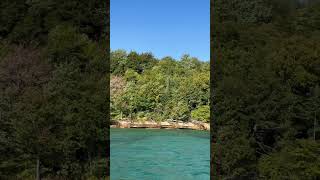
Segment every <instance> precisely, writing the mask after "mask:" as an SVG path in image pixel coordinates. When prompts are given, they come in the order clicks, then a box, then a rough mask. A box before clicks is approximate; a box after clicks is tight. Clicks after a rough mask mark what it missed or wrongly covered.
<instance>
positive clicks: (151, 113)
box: [110, 50, 210, 122]
mask: <svg viewBox="0 0 320 180" xmlns="http://www.w3.org/2000/svg"><path fill="white" fill-rule="evenodd" d="M110 71H111V81H110V91H111V102H110V103H111V118H112V119H113V120H121V119H130V120H133V121H141V120H142V121H143V120H153V121H158V122H159V121H165V120H168V119H171V120H178V121H189V120H191V119H192V120H197V121H202V122H209V118H210V117H209V115H210V111H209V110H210V108H209V90H210V88H209V86H210V85H209V79H210V65H209V62H205V61H200V60H198V59H197V58H194V57H190V56H189V55H182V57H181V59H180V60H175V59H173V58H171V57H169V56H168V57H164V58H162V59H156V58H155V57H154V56H153V55H152V53H140V54H139V53H137V52H134V51H132V52H129V53H127V52H126V51H124V50H115V51H112V52H111V65H110Z"/></svg>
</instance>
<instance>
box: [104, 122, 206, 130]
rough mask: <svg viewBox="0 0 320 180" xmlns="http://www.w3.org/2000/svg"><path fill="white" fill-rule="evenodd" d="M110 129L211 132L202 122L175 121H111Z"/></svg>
mask: <svg viewBox="0 0 320 180" xmlns="http://www.w3.org/2000/svg"><path fill="white" fill-rule="evenodd" d="M110 128H139V129H192V130H201V131H210V123H204V122H200V121H194V120H192V121H188V122H182V121H178V122H173V121H161V122H155V121H131V120H111V123H110Z"/></svg>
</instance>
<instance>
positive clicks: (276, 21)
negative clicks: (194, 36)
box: [211, 0, 320, 180]
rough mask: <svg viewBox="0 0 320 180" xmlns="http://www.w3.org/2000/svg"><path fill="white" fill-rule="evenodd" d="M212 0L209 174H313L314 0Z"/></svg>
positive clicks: (319, 151) (318, 18)
mask: <svg viewBox="0 0 320 180" xmlns="http://www.w3.org/2000/svg"><path fill="white" fill-rule="evenodd" d="M212 3H213V4H212V5H213V6H212V7H213V12H212V13H213V16H212V17H213V21H212V23H213V26H212V28H213V33H212V34H211V40H212V48H213V50H214V51H213V52H214V54H213V59H214V62H213V77H212V78H213V79H212V87H211V88H212V89H213V90H212V94H211V97H212V103H213V109H212V112H211V113H212V119H211V123H212V148H213V152H212V153H213V154H212V168H213V169H212V176H213V177H214V178H217V177H221V178H222V179H310V180H311V179H319V177H320V159H319V158H320V141H319V139H320V126H319V119H320V111H319V110H320V109H319V107H320V87H319V86H320V44H319V42H320V41H319V40H320V28H319V27H320V13H319V12H320V4H319V2H318V1H289V0H288V1H287V0H282V1H265V0H244V1H243V0H241V1H240V0H231V1H223V0H215V1H213V2H212Z"/></svg>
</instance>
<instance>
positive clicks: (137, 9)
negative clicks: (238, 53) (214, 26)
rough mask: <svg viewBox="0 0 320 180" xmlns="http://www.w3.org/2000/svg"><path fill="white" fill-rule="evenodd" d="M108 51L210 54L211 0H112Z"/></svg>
mask: <svg viewBox="0 0 320 180" xmlns="http://www.w3.org/2000/svg"><path fill="white" fill-rule="evenodd" d="M110 29H111V32H110V44H111V50H116V49H124V50H126V51H131V50H134V51H137V52H139V53H140V52H152V53H153V55H155V57H157V58H162V57H164V56H171V57H173V58H175V59H180V57H181V56H182V55H183V54H189V55H190V56H193V57H197V58H199V59H200V60H204V61H207V60H209V56H210V0H111V1H110Z"/></svg>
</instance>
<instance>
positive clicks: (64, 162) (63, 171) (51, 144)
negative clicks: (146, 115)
mask: <svg viewBox="0 0 320 180" xmlns="http://www.w3.org/2000/svg"><path fill="white" fill-rule="evenodd" d="M107 4H108V1H101V0H88V1H78V0H68V1H65V0H44V1H43V0H35V1H29V0H11V1H7V0H4V1H0V8H1V11H0V14H1V16H0V99H1V100H0V179H26V180H27V179H37V180H38V179H106V177H107V176H108V175H109V174H108V173H109V171H108V158H109V155H108V149H109V147H108V144H109V142H108V140H109V136H108V132H109V130H108V128H109V126H108V112H109V103H108V101H109V100H108V97H109V95H108V94H109V91H108V87H109V86H108V85H109V84H108V73H109V62H108V59H109V58H108V56H109V45H108V41H107V39H108V37H107V36H108V34H109V33H108V31H109V28H108V26H107V25H108V18H107V16H108V9H107Z"/></svg>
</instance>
